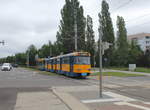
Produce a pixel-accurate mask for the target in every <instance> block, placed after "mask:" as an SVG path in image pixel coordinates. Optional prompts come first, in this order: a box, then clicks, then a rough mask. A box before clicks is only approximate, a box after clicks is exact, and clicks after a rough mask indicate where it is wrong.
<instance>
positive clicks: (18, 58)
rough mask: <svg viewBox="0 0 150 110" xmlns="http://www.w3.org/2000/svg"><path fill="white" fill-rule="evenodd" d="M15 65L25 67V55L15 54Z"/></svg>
mask: <svg viewBox="0 0 150 110" xmlns="http://www.w3.org/2000/svg"><path fill="white" fill-rule="evenodd" d="M15 60H16V63H17V64H19V65H25V64H26V54H25V53H17V54H16V55H15Z"/></svg>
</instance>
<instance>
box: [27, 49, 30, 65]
mask: <svg viewBox="0 0 150 110" xmlns="http://www.w3.org/2000/svg"><path fill="white" fill-rule="evenodd" d="M29 63H30V56H29V51H27V67H29V66H30V64H29Z"/></svg>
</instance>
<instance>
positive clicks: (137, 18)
mask: <svg viewBox="0 0 150 110" xmlns="http://www.w3.org/2000/svg"><path fill="white" fill-rule="evenodd" d="M149 15H150V13H148V14H145V15H141V16H138V17H136V18H133V19H130V20H127V21H125V22H130V21H134V20H139V18H143V17H145V16H149Z"/></svg>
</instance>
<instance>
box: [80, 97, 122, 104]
mask: <svg viewBox="0 0 150 110" xmlns="http://www.w3.org/2000/svg"><path fill="white" fill-rule="evenodd" d="M115 101H120V99H115V98H111V99H95V100H82V102H83V103H97V102H115Z"/></svg>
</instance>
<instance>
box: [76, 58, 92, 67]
mask: <svg viewBox="0 0 150 110" xmlns="http://www.w3.org/2000/svg"><path fill="white" fill-rule="evenodd" d="M74 63H75V64H88V65H89V64H90V57H75V58H74Z"/></svg>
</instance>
